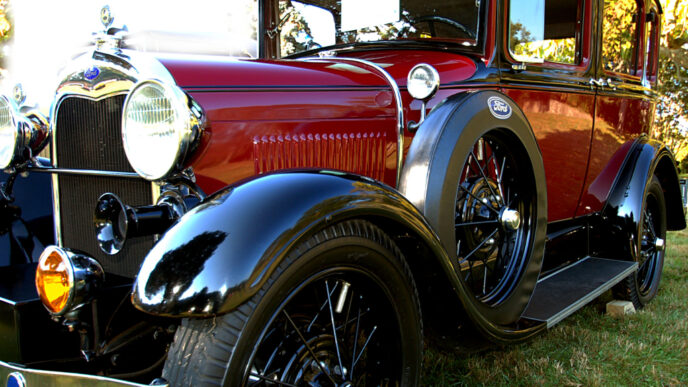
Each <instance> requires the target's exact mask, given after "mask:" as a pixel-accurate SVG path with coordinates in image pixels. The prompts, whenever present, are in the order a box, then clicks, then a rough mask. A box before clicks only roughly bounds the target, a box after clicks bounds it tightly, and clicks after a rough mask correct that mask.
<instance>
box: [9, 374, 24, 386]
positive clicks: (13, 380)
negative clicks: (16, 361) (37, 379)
mask: <svg viewBox="0 0 688 387" xmlns="http://www.w3.org/2000/svg"><path fill="white" fill-rule="evenodd" d="M7 387H26V380H25V379H24V376H23V375H22V374H20V373H19V372H12V373H11V374H9V375H7Z"/></svg>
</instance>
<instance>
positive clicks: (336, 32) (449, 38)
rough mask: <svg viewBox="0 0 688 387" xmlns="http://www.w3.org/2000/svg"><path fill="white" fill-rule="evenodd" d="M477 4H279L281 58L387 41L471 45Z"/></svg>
mask: <svg viewBox="0 0 688 387" xmlns="http://www.w3.org/2000/svg"><path fill="white" fill-rule="evenodd" d="M480 3H481V1H480V0H454V1H447V0H303V1H291V0H280V3H279V9H280V23H279V26H278V27H277V29H278V30H279V32H280V52H281V55H282V56H288V55H294V54H298V53H300V52H304V51H308V50H313V49H318V48H321V47H329V46H334V45H350V44H356V43H365V42H377V41H390V40H432V41H441V42H447V43H450V44H451V43H453V44H457V45H458V46H469V47H472V46H475V45H477V43H478V36H479V28H478V27H479V14H480Z"/></svg>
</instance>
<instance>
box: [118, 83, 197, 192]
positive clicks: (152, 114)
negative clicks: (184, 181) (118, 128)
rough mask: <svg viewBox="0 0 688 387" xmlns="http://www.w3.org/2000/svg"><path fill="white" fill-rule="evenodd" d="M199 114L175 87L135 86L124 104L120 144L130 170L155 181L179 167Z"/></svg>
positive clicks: (189, 144) (195, 134) (190, 142)
mask: <svg viewBox="0 0 688 387" xmlns="http://www.w3.org/2000/svg"><path fill="white" fill-rule="evenodd" d="M202 118H203V115H202V111H201V109H200V107H198V105H196V104H195V103H194V102H193V101H192V100H190V98H189V97H188V96H187V95H186V94H185V93H184V92H183V91H182V90H181V89H179V88H178V87H176V86H171V85H166V84H163V83H161V82H158V81H152V80H150V81H145V82H142V83H140V84H139V85H137V86H136V87H135V88H134V90H132V92H131V93H130V94H129V96H128V97H127V100H126V101H125V103H124V111H123V113H122V141H123V143H124V151H125V152H126V154H127V158H128V159H129V163H130V164H131V166H132V168H134V170H135V171H136V172H137V173H138V174H139V175H141V176H142V177H144V178H146V179H148V180H158V179H162V178H164V177H166V176H168V175H169V174H170V173H172V172H175V170H176V169H177V168H179V167H181V164H182V163H183V162H184V161H185V160H184V158H185V156H186V154H187V151H188V150H189V148H190V147H191V146H192V144H193V143H194V142H195V141H196V140H197V139H198V137H199V133H200V130H201V129H202Z"/></svg>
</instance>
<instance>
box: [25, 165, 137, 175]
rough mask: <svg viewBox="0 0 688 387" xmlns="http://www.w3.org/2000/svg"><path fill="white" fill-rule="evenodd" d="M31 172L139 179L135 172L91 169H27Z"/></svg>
mask: <svg viewBox="0 0 688 387" xmlns="http://www.w3.org/2000/svg"><path fill="white" fill-rule="evenodd" d="M28 169H29V171H31V172H42V173H52V174H57V175H60V174H61V175H83V176H108V177H126V178H141V176H139V175H138V174H137V173H135V172H116V171H96V170H92V169H69V168H52V167H51V168H46V167H35V166H33V167H29V168H28Z"/></svg>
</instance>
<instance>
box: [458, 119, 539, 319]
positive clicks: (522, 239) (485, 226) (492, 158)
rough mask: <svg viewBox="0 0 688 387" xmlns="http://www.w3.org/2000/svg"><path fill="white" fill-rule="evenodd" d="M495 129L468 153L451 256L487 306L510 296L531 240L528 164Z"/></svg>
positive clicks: (531, 194) (531, 188) (531, 190)
mask: <svg viewBox="0 0 688 387" xmlns="http://www.w3.org/2000/svg"><path fill="white" fill-rule="evenodd" d="M508 143H509V141H508V140H507V138H506V136H505V135H504V134H503V133H502V132H500V131H492V132H488V133H486V134H484V135H483V136H482V137H480V138H479V139H478V140H477V141H476V142H475V144H474V146H473V148H472V150H471V152H470V153H469V154H468V156H467V158H466V160H465V162H464V166H463V168H462V171H461V177H460V179H459V187H458V190H457V194H456V216H455V235H456V255H457V259H458V263H459V265H460V270H461V279H462V280H463V281H464V283H465V284H466V286H467V287H468V289H469V290H470V291H471V292H472V293H473V295H474V296H475V298H476V299H477V300H478V301H479V302H481V303H483V304H485V305H487V306H490V307H494V306H497V305H499V304H500V303H502V302H503V301H505V300H506V299H507V298H508V297H509V296H510V295H511V294H512V292H513V290H514V289H515V287H516V286H517V284H518V281H519V279H520V278H521V276H522V274H523V271H524V268H525V265H526V263H527V257H528V254H527V252H528V250H529V249H530V245H531V241H532V237H533V235H532V234H533V230H532V228H533V215H534V214H533V213H534V210H533V209H534V205H535V197H536V196H535V183H534V178H533V173H532V170H531V169H530V168H528V167H527V166H529V165H530V164H529V161H528V159H527V158H525V157H524V156H523V152H519V149H518V148H517V147H514V146H509V145H508Z"/></svg>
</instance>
